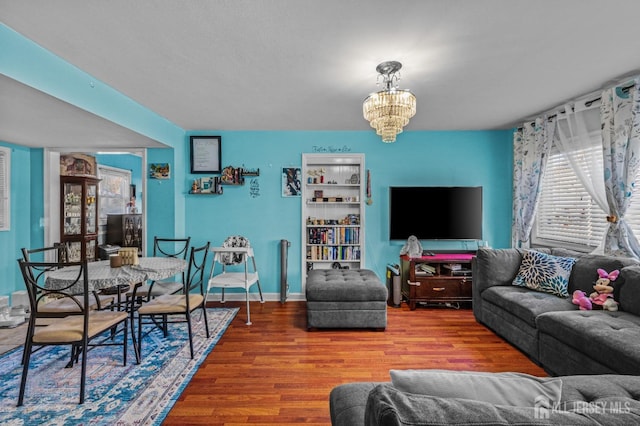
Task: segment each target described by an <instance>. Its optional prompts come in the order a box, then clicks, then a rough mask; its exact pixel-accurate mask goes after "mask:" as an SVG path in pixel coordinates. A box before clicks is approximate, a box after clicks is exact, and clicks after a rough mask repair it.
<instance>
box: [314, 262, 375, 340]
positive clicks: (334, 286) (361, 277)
mask: <svg viewBox="0 0 640 426" xmlns="http://www.w3.org/2000/svg"><path fill="white" fill-rule="evenodd" d="M306 298H307V329H313V328H375V329H384V328H385V327H386V326H387V288H386V286H385V285H384V284H382V282H381V281H380V279H378V276H377V275H376V274H375V273H374V272H373V271H370V270H368V269H314V270H311V271H309V274H308V276H307V285H306Z"/></svg>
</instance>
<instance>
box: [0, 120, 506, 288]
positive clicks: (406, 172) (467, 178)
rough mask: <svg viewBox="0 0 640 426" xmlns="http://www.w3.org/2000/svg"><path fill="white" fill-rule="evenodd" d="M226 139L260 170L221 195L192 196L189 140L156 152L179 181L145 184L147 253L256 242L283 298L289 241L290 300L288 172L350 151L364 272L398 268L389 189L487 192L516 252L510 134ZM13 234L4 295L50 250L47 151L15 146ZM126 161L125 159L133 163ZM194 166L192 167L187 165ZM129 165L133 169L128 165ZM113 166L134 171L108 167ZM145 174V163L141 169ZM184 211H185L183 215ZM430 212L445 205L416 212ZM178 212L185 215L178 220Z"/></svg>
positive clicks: (489, 219)
mask: <svg viewBox="0 0 640 426" xmlns="http://www.w3.org/2000/svg"><path fill="white" fill-rule="evenodd" d="M209 134H216V135H220V136H222V164H223V166H227V165H232V166H234V167H238V166H243V167H245V168H249V169H260V176H258V177H249V178H247V179H246V181H245V185H244V186H224V193H223V194H222V195H190V194H188V190H189V188H190V184H191V182H192V180H193V179H194V178H197V177H200V176H201V175H192V174H190V173H189V164H188V158H189V155H188V150H189V144H188V143H186V142H185V144H184V147H183V148H182V151H183V152H182V153H181V158H182V160H181V162H180V163H178V162H177V161H175V160H174V157H176V158H177V156H176V155H174V150H173V149H170V148H168V149H151V150H149V151H148V163H169V164H170V167H171V178H170V179H168V180H157V179H149V180H148V181H147V194H146V197H147V211H146V215H147V225H148V229H147V237H148V239H147V247H148V248H150V247H152V242H153V236H154V235H162V236H191V237H192V239H193V244H195V245H200V244H204V243H205V242H206V241H210V242H211V243H212V245H219V244H221V243H222V241H223V240H224V239H225V238H226V237H227V236H229V235H234V234H242V235H245V236H246V237H247V238H249V239H250V240H251V242H252V245H253V247H254V249H255V252H256V258H257V262H258V268H259V270H260V273H261V277H262V282H263V291H264V292H266V293H278V292H279V284H280V283H279V279H280V278H279V277H280V249H279V243H280V240H281V239H285V240H288V241H290V242H291V246H290V248H289V250H288V253H289V268H288V275H289V285H290V289H289V291H290V293H291V294H295V293H299V292H300V291H301V279H302V276H301V273H302V260H301V244H302V240H301V222H300V221H301V220H302V219H301V199H300V198H294V197H290V198H284V197H282V196H281V190H282V188H281V173H282V167H291V166H298V167H299V166H300V165H301V164H302V153H317V152H333V151H338V150H340V151H343V152H351V153H364V154H365V167H366V168H367V169H368V170H370V171H371V191H372V198H373V203H372V204H371V205H367V206H366V207H365V231H366V245H365V250H366V255H365V256H366V257H365V259H366V262H365V266H366V267H367V268H369V269H372V270H374V271H375V272H376V273H378V275H379V276H380V277H384V273H385V267H386V264H387V263H390V262H393V263H395V262H397V261H398V253H399V251H400V248H401V246H402V244H403V242H398V241H393V242H392V241H389V239H388V232H389V229H388V222H387V221H388V210H389V204H388V189H389V187H390V186H402V185H405V186H408V185H425V186H428V185H438V186H440V185H441V186H482V187H483V188H484V194H483V195H484V200H483V202H484V203H483V204H484V206H483V210H484V218H483V219H484V220H483V228H484V239H485V240H487V241H488V242H489V244H490V245H492V246H493V247H508V246H509V244H510V223H511V181H512V150H511V132H510V131H440V132H422V131H421V132H405V133H403V134H402V135H400V136H399V137H398V141H397V142H396V143H395V144H384V143H382V142H381V141H380V140H379V138H378V137H377V136H376V135H375V133H374V132H368V131H367V132H364V131H363V132H244V131H235V132H234V131H232V132H209ZM9 146H11V147H12V148H13V151H12V168H11V170H12V177H11V182H12V183H11V201H12V229H11V231H9V232H0V247H2V249H3V252H4V253H7V254H9V255H8V256H4V257H3V259H0V272H2V273H3V275H2V276H3V277H5V278H6V280H3V281H2V282H1V283H0V295H2V294H10V293H11V292H12V291H14V290H16V289H21V288H22V283H21V281H20V276H19V272H18V269H17V265H16V262H15V259H16V258H17V257H18V256H19V250H20V248H21V247H37V246H41V245H42V241H43V229H44V228H43V225H42V218H43V217H44V206H43V201H42V199H43V197H42V194H43V188H42V181H43V176H42V150H41V149H29V148H24V147H19V146H12V145H9ZM125 157H127V156H125ZM185 159H186V160H185ZM123 162H124V164H127V163H128V160H127V159H123ZM109 165H112V166H114V167H122V168H127V167H128V166H126V165H123V164H122V163H120V164H119V163H118V162H117V161H109ZM141 169H142V172H145V170H147V165H142V166H141ZM178 205H183V206H184V207H179V208H178V207H176V206H178ZM416 208H421V209H423V210H424V213H425V220H428V217H429V214H428V210H429V209H430V208H437V201H434V200H422V201H420V203H419V204H418V203H417V204H416ZM176 212H184V218H183V219H180V218H179V214H177V213H176ZM423 246H424V247H425V248H428V249H452V248H466V246H465V245H464V244H463V243H460V242H443V241H440V242H430V241H423Z"/></svg>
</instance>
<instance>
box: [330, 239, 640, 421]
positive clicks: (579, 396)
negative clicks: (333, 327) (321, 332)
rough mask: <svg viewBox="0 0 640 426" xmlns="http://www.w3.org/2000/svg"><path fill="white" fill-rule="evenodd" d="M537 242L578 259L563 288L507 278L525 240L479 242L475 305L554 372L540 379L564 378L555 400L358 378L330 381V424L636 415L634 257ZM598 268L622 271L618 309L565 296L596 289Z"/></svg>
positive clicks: (637, 289) (638, 351)
mask: <svg viewBox="0 0 640 426" xmlns="http://www.w3.org/2000/svg"><path fill="white" fill-rule="evenodd" d="M540 251H541V252H544V253H547V254H551V255H553V256H560V257H573V258H575V259H576V261H575V263H574V264H573V266H572V268H571V273H570V275H569V277H568V285H567V292H568V294H569V297H559V296H556V295H554V294H550V293H545V292H541V291H536V290H532V289H529V288H527V287H521V286H515V285H513V284H512V283H513V280H514V278H515V277H516V275H518V272H519V268H520V264H521V261H522V254H523V252H522V250H519V249H488V248H483V249H480V250H478V252H477V256H476V258H475V259H474V261H473V265H472V267H473V312H474V315H475V317H476V319H477V321H478V322H480V323H481V324H484V325H485V326H487V327H488V328H490V329H491V330H493V331H494V332H495V333H496V334H498V335H500V336H501V337H503V338H504V339H505V340H507V341H508V342H510V343H511V344H512V345H514V346H515V347H517V348H519V349H520V350H521V351H522V352H523V353H525V354H526V355H527V356H528V357H529V358H531V360H533V361H534V362H536V363H537V364H539V365H540V366H542V367H543V368H544V369H545V371H547V372H548V373H549V374H550V376H552V377H549V378H547V379H543V380H554V379H560V380H561V383H562V388H561V398H560V400H559V402H558V401H556V402H557V403H555V404H554V405H553V407H552V409H550V410H546V409H545V408H544V407H542V409H541V407H540V406H537V404H536V403H534V404H533V406H532V404H520V405H515V406H514V405H509V404H501V403H491V402H487V401H483V400H482V397H483V396H482V392H478V398H468V397H461V398H457V397H452V396H451V395H447V396H446V397H445V396H443V395H439V394H438V393H439V392H438V391H435V392H433V393H427V394H424V393H421V391H420V390H419V389H416V390H413V389H411V388H409V389H406V388H400V387H398V386H396V384H395V383H394V382H393V381H391V382H384V383H377V382H376V383H374V382H357V383H346V384H342V385H339V386H336V387H335V388H334V389H333V390H332V391H331V394H330V397H329V402H330V409H331V422H332V425H336V426H338V425H344V426H346V425H349V426H353V425H403V424H406V425H443V424H456V425H471V424H473V425H477V424H491V425H501V424H504V425H507V424H520V425H525V424H526V425H528V424H536V425H540V424H546V425H565V424H572V425H582V424H589V425H603V424H607V425H628V424H640V262H638V261H636V260H633V259H629V258H616V257H611V256H602V255H592V254H580V253H577V252H573V251H569V250H565V249H553V248H551V249H541V250H540ZM598 268H602V269H604V270H606V271H612V270H615V269H618V270H619V271H620V276H619V277H618V278H617V279H616V281H615V283H614V289H615V291H614V298H615V300H616V301H618V302H619V305H618V306H619V310H618V311H614V312H610V311H602V310H592V311H583V310H579V309H578V306H576V305H574V304H573V303H572V301H571V299H572V298H571V296H570V295H571V294H572V293H573V291H574V290H576V289H579V290H582V291H584V292H586V293H587V294H589V293H591V292H592V291H593V285H594V283H595V281H596V280H597V278H598V274H597V269H598ZM416 382H417V383H419V380H416ZM452 383H454V385H453V387H454V390H455V382H452ZM417 387H418V388H420V385H419V384H418V386H417ZM437 388H438V387H435V389H437ZM463 393H464V392H463ZM454 394H455V392H454Z"/></svg>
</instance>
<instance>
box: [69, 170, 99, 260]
mask: <svg viewBox="0 0 640 426" xmlns="http://www.w3.org/2000/svg"><path fill="white" fill-rule="evenodd" d="M99 181H100V180H99V179H97V178H95V177H85V176H60V196H61V198H62V199H61V201H60V207H61V211H60V222H61V223H60V241H61V242H64V243H66V244H67V246H68V248H69V261H71V262H75V261H79V260H84V259H87V260H89V261H93V260H96V255H97V245H98V244H97V241H98V182H99Z"/></svg>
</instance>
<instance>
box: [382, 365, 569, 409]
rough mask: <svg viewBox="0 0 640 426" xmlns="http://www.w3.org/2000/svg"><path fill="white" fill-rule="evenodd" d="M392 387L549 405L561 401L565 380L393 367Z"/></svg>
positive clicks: (498, 401)
mask: <svg viewBox="0 0 640 426" xmlns="http://www.w3.org/2000/svg"><path fill="white" fill-rule="evenodd" d="M389 374H390V375H391V383H392V384H393V386H394V387H395V388H396V389H398V390H400V391H402V392H408V393H415V394H421V395H430V396H435V397H440V398H463V399H471V400H475V401H483V402H488V403H491V404H497V405H508V406H512V407H546V408H550V407H551V406H552V405H553V404H554V403H558V402H560V397H561V396H562V380H561V379H559V378H552V377H535V376H531V375H529V374H524V373H486V372H477V371H453V370H390V371H389Z"/></svg>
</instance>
